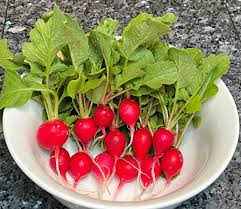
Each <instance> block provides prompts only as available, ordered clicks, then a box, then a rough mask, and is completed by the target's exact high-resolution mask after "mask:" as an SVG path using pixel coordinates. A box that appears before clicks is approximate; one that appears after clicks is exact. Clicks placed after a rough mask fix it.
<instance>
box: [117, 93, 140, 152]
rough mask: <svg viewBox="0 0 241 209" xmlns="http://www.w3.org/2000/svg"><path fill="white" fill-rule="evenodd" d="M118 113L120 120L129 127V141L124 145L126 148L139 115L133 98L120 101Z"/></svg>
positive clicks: (138, 109)
mask: <svg viewBox="0 0 241 209" xmlns="http://www.w3.org/2000/svg"><path fill="white" fill-rule="evenodd" d="M119 114H120V118H121V120H122V121H123V122H124V123H125V124H127V125H128V126H129V127H130V142H129V144H128V145H127V147H126V150H128V148H129V147H130V146H131V144H132V141H133V135H134V131H135V124H136V122H137V120H138V119H139V116H140V107H139V105H138V103H137V102H136V101H135V100H133V99H129V98H126V99H123V100H122V101H121V102H120V105H119Z"/></svg>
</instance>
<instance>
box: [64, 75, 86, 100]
mask: <svg viewBox="0 0 241 209" xmlns="http://www.w3.org/2000/svg"><path fill="white" fill-rule="evenodd" d="M84 80H85V78H84V77H83V76H82V75H80V76H79V78H78V79H76V80H71V81H70V82H69V84H68V86H67V93H68V96H70V97H71V98H73V99H74V98H75V96H76V94H77V93H79V92H80V90H81V88H82V85H83V82H84Z"/></svg>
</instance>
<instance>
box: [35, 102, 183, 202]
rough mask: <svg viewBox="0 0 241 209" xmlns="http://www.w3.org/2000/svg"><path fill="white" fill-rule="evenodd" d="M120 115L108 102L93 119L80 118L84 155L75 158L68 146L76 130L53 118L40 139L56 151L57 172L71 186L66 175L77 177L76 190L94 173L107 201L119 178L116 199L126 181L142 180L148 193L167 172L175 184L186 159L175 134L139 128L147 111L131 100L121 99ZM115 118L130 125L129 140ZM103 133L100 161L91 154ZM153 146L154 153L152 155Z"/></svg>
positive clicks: (78, 126) (52, 160)
mask: <svg viewBox="0 0 241 209" xmlns="http://www.w3.org/2000/svg"><path fill="white" fill-rule="evenodd" d="M117 114H118V115H116V116H115V114H114V111H113V110H112V109H111V108H110V107H109V106H108V105H107V104H105V105H103V104H102V105H99V106H97V107H96V108H95V110H94V112H93V117H86V118H80V119H77V120H76V121H75V123H74V127H73V132H74V135H75V137H76V138H77V140H78V143H79V144H80V145H79V149H78V152H77V153H75V154H74V155H72V156H71V157H70V155H69V153H68V151H67V150H66V149H65V148H63V145H64V144H65V142H66V141H67V139H68V137H69V132H70V130H69V128H68V127H67V125H66V124H65V123H64V122H63V121H61V120H57V119H54V120H47V121H45V122H44V123H43V124H41V125H40V126H39V128H38V131H37V140H38V143H39V145H40V146H41V147H42V148H44V149H46V150H50V151H52V153H51V155H50V166H51V168H52V169H53V170H54V171H55V172H56V173H57V174H58V175H59V177H61V178H63V180H64V181H65V182H66V183H68V182H67V178H66V173H67V172H69V173H70V175H71V176H72V177H73V179H74V183H73V185H72V186H73V188H74V189H75V188H76V187H77V184H78V182H79V181H80V179H81V178H83V177H85V176H87V175H88V174H89V173H90V172H93V174H94V176H95V177H96V179H97V181H98V182H99V197H100V198H101V196H102V193H103V192H104V190H103V189H107V188H108V183H109V182H110V181H111V180H112V178H113V177H114V176H116V177H117V178H118V179H119V185H118V188H117V189H116V190H117V192H116V194H115V197H116V196H117V194H118V191H119V190H120V189H121V188H122V187H123V185H124V184H125V183H128V182H131V181H134V180H135V179H137V181H140V182H139V183H140V185H141V186H142V189H143V190H146V189H147V188H148V187H149V186H150V185H151V184H153V186H154V184H155V182H156V179H158V178H159V177H160V175H161V173H164V175H165V176H166V179H167V183H169V182H170V181H171V180H172V178H173V177H174V176H176V175H177V174H178V173H179V172H180V171H181V168H182V165H183V157H182V153H181V152H180V150H178V149H177V148H174V147H173V145H174V134H173V132H172V131H171V130H168V129H166V128H158V129H157V130H156V131H155V132H154V134H153V135H152V134H151V132H150V130H148V128H146V127H145V125H143V126H142V127H137V126H136V123H137V122H138V121H139V119H140V114H141V109H140V105H139V104H138V102H137V101H136V100H134V99H131V98H125V99H123V100H121V102H120V104H119V108H118V113H117ZM114 117H115V118H117V119H118V117H120V119H121V121H123V122H124V124H125V125H126V126H127V127H129V134H128V136H129V137H126V135H125V134H124V133H123V132H122V131H121V130H120V129H119V128H118V122H117V123H115V122H114ZM106 130H107V131H106ZM98 131H101V132H102V137H101V138H100V140H103V144H104V148H105V150H103V152H101V153H100V154H98V155H97V156H96V157H95V158H94V157H93V156H91V154H90V150H89V149H90V142H91V141H93V140H94V139H95V138H96V135H97V133H98ZM152 147H153V149H154V154H150V150H151V148H152ZM132 151H133V152H132ZM103 185H104V186H105V187H103Z"/></svg>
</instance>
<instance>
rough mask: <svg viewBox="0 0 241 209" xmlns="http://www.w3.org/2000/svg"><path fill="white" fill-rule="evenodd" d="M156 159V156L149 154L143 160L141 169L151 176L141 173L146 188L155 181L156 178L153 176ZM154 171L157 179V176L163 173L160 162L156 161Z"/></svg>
mask: <svg viewBox="0 0 241 209" xmlns="http://www.w3.org/2000/svg"><path fill="white" fill-rule="evenodd" d="M154 159H155V157H152V156H148V157H146V158H145V159H144V160H143V161H142V162H141V171H142V172H143V173H145V174H146V175H147V176H149V178H148V177H147V176H146V175H143V174H141V182H142V185H143V188H144V189H146V188H147V187H148V186H149V185H150V184H152V183H153V180H154V179H153V178H152V166H153V162H154ZM154 173H155V179H157V177H159V176H160V174H161V166H160V163H159V162H157V163H155V167H154Z"/></svg>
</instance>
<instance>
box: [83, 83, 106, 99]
mask: <svg viewBox="0 0 241 209" xmlns="http://www.w3.org/2000/svg"><path fill="white" fill-rule="evenodd" d="M105 85H106V82H103V83H101V85H99V86H98V87H97V88H95V89H93V90H91V91H88V92H87V93H86V96H87V98H88V100H90V101H92V102H93V103H94V104H100V103H101V100H102V97H103V94H104V89H105Z"/></svg>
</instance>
